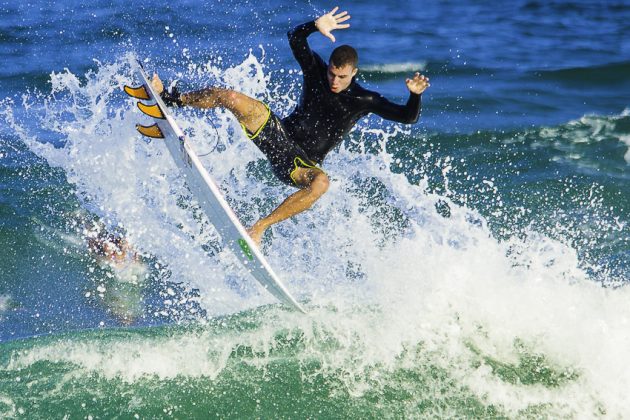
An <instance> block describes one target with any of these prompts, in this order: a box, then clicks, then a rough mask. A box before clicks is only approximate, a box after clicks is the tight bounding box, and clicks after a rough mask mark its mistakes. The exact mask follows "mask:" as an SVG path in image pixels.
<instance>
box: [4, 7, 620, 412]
mask: <svg viewBox="0 0 630 420" xmlns="http://www.w3.org/2000/svg"><path fill="white" fill-rule="evenodd" d="M335 5H336V4H333V3H332V2H327V1H315V0H311V1H307V2H300V1H291V0H277V1H268V0H262V1H255V2H254V1H245V2H240V1H231V0H226V1H207V2H198V1H190V0H174V1H172V2H164V1H161V0H156V1H152V2H142V3H134V2H123V1H117V0H112V1H109V2H103V1H94V2H83V1H73V0H70V1H63V0H62V1H56V2H53V1H37V0H36V1H32V2H9V1H5V0H0V63H1V65H0V418H24V419H38V418H42V419H49V418H68V419H75V418H76V419H78V418H91V419H96V418H146V419H153V418H179V419H186V418H204V419H205V418H226V419H229V418H237V419H238V418H268V419H272V418H273V419H280V418H286V419H289V418H291V419H293V418H313V419H315V418H375V419H381V418H428V419H435V418H510V419H512V418H514V419H519V418H523V419H525V418H527V419H534V418H536V419H537V418H615V419H617V418H630V414H629V413H630V411H629V410H628V407H629V405H628V389H630V367H629V366H628V349H629V348H630V285H629V283H630V226H629V223H630V37H629V36H628V34H630V2H628V1H627V0H625V1H615V0H611V1H535V0H529V1H522V0H515V1H511V2H491V1H437V0H436V1H420V2H417V1H413V2H412V1H398V2H396V1H391V2H385V1H376V0H361V1H355V2H351V3H348V4H345V5H344V4H341V6H342V7H345V8H347V9H348V10H349V12H350V14H351V15H352V19H351V21H350V23H351V25H352V26H351V28H350V29H348V30H345V31H337V32H336V33H335V35H336V36H337V44H341V43H348V44H351V45H353V46H355V47H356V48H357V50H358V52H359V56H360V63H359V67H360V72H359V76H358V77H359V80H360V82H361V83H362V84H363V85H364V86H366V87H368V88H370V89H373V90H378V91H379V92H381V93H382V94H383V95H385V96H386V97H388V98H390V99H392V100H394V101H398V102H403V101H405V100H406V97H407V90H406V87H405V84H404V79H405V78H406V77H408V76H410V75H411V74H413V72H415V71H421V72H422V73H423V74H426V75H427V76H428V77H430V79H431V87H430V88H429V89H428V90H427V91H426V92H425V94H424V95H423V111H422V116H421V119H420V121H419V122H418V124H416V125H413V126H406V125H401V124H396V123H391V122H388V121H383V120H381V119H380V118H378V117H376V116H370V117H367V118H365V119H363V120H361V121H360V122H359V124H358V125H357V126H356V128H355V129H354V130H353V131H352V132H351V133H350V135H349V136H347V138H346V139H344V141H343V143H342V144H341V145H340V146H339V147H338V149H336V150H334V151H333V152H331V153H330V155H329V156H328V157H327V159H326V160H325V162H324V165H323V166H324V169H325V170H326V171H327V173H328V174H329V175H330V177H331V186H330V190H329V191H328V193H327V194H326V195H325V196H324V197H323V198H322V199H321V200H320V201H319V202H318V203H316V205H315V206H314V207H313V209H312V210H310V211H308V212H305V213H303V214H301V215H299V216H297V217H295V218H293V219H292V220H289V221H285V222H283V223H281V224H279V225H277V226H275V227H274V228H272V229H271V230H270V232H269V233H268V234H267V236H266V237H265V238H264V241H263V246H262V248H263V250H264V252H265V254H266V255H267V257H268V259H269V262H270V263H271V265H272V266H273V267H274V268H275V269H276V270H277V272H278V274H279V275H280V277H281V278H282V279H283V280H284V281H285V282H286V284H287V287H288V288H289V290H290V291H291V292H292V293H293V294H294V295H295V296H296V297H297V298H298V299H299V300H300V301H301V302H303V303H304V305H305V306H306V307H307V308H308V310H309V314H308V315H307V316H304V315H301V314H298V313H295V312H293V311H291V310H289V309H288V308H286V307H284V306H282V305H280V304H278V302H277V301H276V300H275V299H274V298H273V297H272V296H271V295H270V294H268V293H267V292H266V291H265V290H263V289H262V288H261V286H259V285H258V283H257V282H256V281H255V280H253V279H252V278H251V277H250V276H249V275H248V273H247V272H246V271H244V269H243V268H241V267H240V266H239V265H238V263H237V261H236V260H235V258H234V257H233V256H232V255H231V254H230V252H229V250H227V249H224V248H223V245H222V242H221V239H220V237H219V236H218V234H217V232H216V231H215V229H214V228H213V227H212V225H211V224H210V223H209V221H208V220H207V218H206V217H205V215H204V214H203V213H202V212H201V211H200V209H199V207H198V206H197V204H196V202H195V200H194V197H192V196H191V194H190V192H189V191H188V190H187V188H186V184H185V182H184V179H183V178H182V177H181V175H180V174H179V173H178V171H177V169H176V167H175V165H174V163H173V162H172V160H171V159H170V157H169V155H168V154H167V152H166V149H165V147H164V145H163V144H161V143H160V141H159V140H152V141H149V140H148V139H146V138H143V137H141V136H140V135H139V134H137V133H136V131H135V124H136V123H138V122H141V123H145V124H146V123H148V122H149V120H148V118H147V117H145V116H143V115H142V114H141V113H140V112H139V111H138V110H137V109H136V107H135V103H134V101H133V100H131V99H130V98H128V97H127V96H126V95H125V94H124V93H123V92H122V87H123V86H124V85H125V84H130V85H135V84H137V80H134V76H133V71H132V67H131V63H132V62H133V60H134V59H135V58H139V59H140V60H142V61H143V62H144V65H145V67H146V68H147V69H148V70H149V71H151V72H153V71H155V72H158V73H159V74H160V75H161V76H162V78H164V79H165V80H168V81H173V80H178V81H179V85H180V87H181V88H182V89H183V90H188V89H198V88H202V87H205V86H210V85H212V86H225V87H230V88H234V89H236V90H238V91H241V92H243V93H246V94H248V95H250V96H253V97H256V98H258V99H261V100H264V101H265V102H267V103H268V104H269V105H270V106H271V108H272V109H273V110H274V111H275V112H276V113H277V114H279V115H281V116H284V115H287V114H288V113H289V112H290V111H291V110H292V108H293V107H294V106H295V104H296V101H297V100H298V99H299V94H300V89H301V75H300V73H299V67H298V66H297V64H296V62H295V61H294V59H293V57H292V55H291V52H290V49H289V46H288V43H287V39H286V32H287V31H288V30H289V29H291V28H292V27H293V26H294V25H297V24H299V23H302V22H305V21H307V20H310V19H313V18H314V17H316V16H318V15H320V14H322V13H324V12H326V11H328V10H330V9H331V8H332V7H334V6H335ZM309 42H310V43H311V46H312V47H313V49H314V50H316V51H318V52H319V53H320V54H321V55H322V56H323V57H328V55H329V54H330V52H331V51H332V49H333V47H334V46H335V45H333V44H332V43H331V42H330V41H328V40H327V39H325V38H324V37H322V36H321V35H319V34H313V35H312V36H311V37H310V38H309ZM175 118H176V120H177V121H178V123H179V124H180V125H181V127H182V128H183V129H184V130H185V131H186V132H187V133H188V135H189V137H190V139H191V141H192V142H193V144H194V146H195V148H196V150H197V152H198V153H199V154H200V155H202V161H203V163H204V165H205V166H206V168H207V169H208V170H209V171H210V173H212V174H213V176H214V177H215V178H216V179H217V181H218V183H219V185H220V187H221V189H222V190H223V191H224V193H225V194H226V196H227V198H228V200H229V202H230V204H231V205H232V206H233V208H234V209H235V211H236V213H237V215H238V216H239V218H240V219H241V220H242V221H243V223H244V224H245V225H250V224H252V223H253V222H254V221H255V220H257V219H258V218H259V217H261V216H263V215H266V214H267V213H268V212H269V211H271V210H272V209H273V208H274V207H275V206H276V205H278V204H279V203H280V202H281V201H282V200H283V199H284V198H285V197H286V196H287V195H288V194H289V193H291V192H292V191H293V190H291V189H290V188H289V187H286V186H284V185H282V184H280V183H279V182H278V181H277V180H275V179H274V177H273V176H272V175H271V172H270V171H269V167H268V165H267V163H266V161H265V159H264V158H263V156H262V154H261V153H260V152H259V151H258V150H257V149H256V147H254V146H253V145H252V144H251V143H250V142H249V141H248V140H246V138H245V137H244V135H243V134H242V132H241V130H240V128H239V126H238V124H237V122H236V121H235V119H234V118H233V117H232V116H231V115H230V114H229V113H227V112H225V111H222V110H210V111H199V110H192V109H180V110H176V111H175ZM95 227H98V229H101V230H103V231H110V232H118V233H119V234H120V235H124V236H125V237H126V238H127V240H128V242H129V243H130V245H131V247H133V249H135V250H136V252H137V253H138V255H139V257H138V258H137V259H136V260H131V259H129V260H127V261H126V262H125V263H123V264H119V265H110V264H107V263H106V262H105V261H104V260H103V259H102V258H100V257H99V256H98V255H96V254H95V253H94V252H91V251H89V249H88V237H89V236H90V234H91V233H90V232H92V231H93V230H94V228H95Z"/></svg>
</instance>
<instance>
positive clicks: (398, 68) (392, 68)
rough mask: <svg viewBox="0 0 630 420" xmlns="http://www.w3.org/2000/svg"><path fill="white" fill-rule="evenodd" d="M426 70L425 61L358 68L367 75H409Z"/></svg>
mask: <svg viewBox="0 0 630 420" xmlns="http://www.w3.org/2000/svg"><path fill="white" fill-rule="evenodd" d="M426 68H427V62H426V61H417V62H412V61H408V62H404V63H390V64H366V65H365V66H360V69H361V71H365V72H368V73H385V74H388V73H393V74H398V73H409V72H416V71H423V70H425V69H426Z"/></svg>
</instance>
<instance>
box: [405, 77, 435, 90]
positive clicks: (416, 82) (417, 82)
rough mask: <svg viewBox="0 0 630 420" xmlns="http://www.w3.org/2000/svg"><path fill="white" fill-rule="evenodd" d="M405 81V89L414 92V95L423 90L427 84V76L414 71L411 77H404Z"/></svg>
mask: <svg viewBox="0 0 630 420" xmlns="http://www.w3.org/2000/svg"><path fill="white" fill-rule="evenodd" d="M405 83H406V84H407V89H409V92H411V93H415V94H416V95H420V94H421V93H422V92H424V91H425V90H426V89H427V88H428V87H429V86H431V85H430V84H429V78H428V77H426V76H423V75H421V74H420V73H416V74H414V75H413V78H411V79H406V80H405Z"/></svg>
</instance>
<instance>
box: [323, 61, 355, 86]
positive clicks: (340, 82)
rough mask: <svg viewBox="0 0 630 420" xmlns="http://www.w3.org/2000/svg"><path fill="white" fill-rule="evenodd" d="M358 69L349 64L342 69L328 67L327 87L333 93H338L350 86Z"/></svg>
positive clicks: (330, 65)
mask: <svg viewBox="0 0 630 420" xmlns="http://www.w3.org/2000/svg"><path fill="white" fill-rule="evenodd" d="M357 71H358V69H357V68H355V67H353V66H352V65H350V64H346V65H345V66H342V67H335V66H333V65H332V64H329V65H328V86H330V91H331V92H333V93H339V92H342V91H344V90H346V89H348V86H350V83H352V78H353V77H354V76H355V75H356V74H357Z"/></svg>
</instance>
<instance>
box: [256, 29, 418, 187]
mask: <svg viewBox="0 0 630 420" xmlns="http://www.w3.org/2000/svg"><path fill="white" fill-rule="evenodd" d="M316 31H317V28H316V27H315V22H308V23H305V24H302V25H299V26H297V27H296V28H294V29H293V30H291V31H290V32H289V34H288V36H289V44H290V45H291V50H292V51H293V55H294V56H295V58H296V60H297V62H298V63H299V64H300V67H301V68H302V72H303V74H304V84H303V87H302V96H301V98H300V102H299V104H298V106H297V107H296V108H295V110H294V111H293V113H291V115H289V116H288V117H286V118H284V119H283V120H280V119H278V118H277V116H276V115H275V114H274V113H273V112H270V113H269V118H268V120H267V123H266V124H264V125H263V126H262V127H261V129H260V130H259V132H258V133H253V134H257V136H255V137H254V138H253V140H254V142H255V143H256V145H257V146H258V147H259V148H260V149H261V150H262V151H263V153H265V155H267V157H268V158H269V160H270V162H271V165H272V167H273V169H274V173H275V174H276V175H277V176H278V178H280V179H281V180H282V181H284V182H287V183H292V182H294V181H293V179H292V177H291V174H292V172H294V171H295V169H296V168H297V167H299V166H302V167H313V166H315V165H318V164H321V162H322V161H323V160H324V157H325V156H326V154H327V153H328V152H329V151H330V150H331V149H333V148H334V147H335V146H336V145H337V144H339V142H341V140H342V139H343V136H344V135H346V134H347V133H348V132H349V131H350V130H351V129H352V127H353V126H354V124H356V122H357V121H358V120H359V119H360V118H362V117H364V116H365V115H367V114H369V113H375V114H377V115H379V116H381V117H382V118H385V119H387V120H392V121H397V122H401V123H407V124H412V123H415V122H416V121H417V120H418V116H419V115H420V108H421V96H420V95H417V94H414V93H410V95H409V99H408V100H407V103H406V104H405V105H398V104H395V103H392V102H390V101H389V100H387V99H385V98H384V97H383V96H381V95H380V94H378V93H376V92H372V91H370V90H367V89H365V88H363V87H362V86H360V85H359V84H358V83H357V82H356V81H355V80H352V82H351V84H350V86H349V87H348V88H347V89H346V90H344V91H342V92H340V93H333V92H332V91H331V90H330V86H329V83H328V76H327V72H328V65H327V64H326V63H325V62H324V60H322V58H321V57H320V56H319V55H318V54H317V53H315V52H313V51H312V50H311V48H310V46H309V45H308V41H307V37H308V36H309V35H310V34H312V33H313V32H316ZM251 134H252V133H250V137H251Z"/></svg>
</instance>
